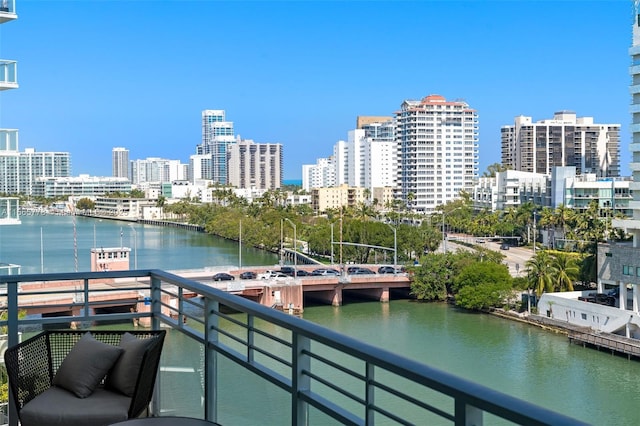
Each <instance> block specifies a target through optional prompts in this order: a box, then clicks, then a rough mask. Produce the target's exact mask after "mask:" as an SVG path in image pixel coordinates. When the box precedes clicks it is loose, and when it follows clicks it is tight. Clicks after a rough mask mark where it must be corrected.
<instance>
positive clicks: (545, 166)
mask: <svg viewBox="0 0 640 426" xmlns="http://www.w3.org/2000/svg"><path fill="white" fill-rule="evenodd" d="M501 139H502V164H503V165H504V166H507V167H510V168H511V169H513V170H520V171H523V172H532V173H542V174H546V175H551V170H552V169H553V168H554V167H575V168H576V172H577V173H578V174H587V173H591V174H595V175H596V176H598V177H617V176H619V175H620V155H619V152H620V125H619V124H597V123H594V122H593V117H577V116H576V113H575V112H572V111H560V112H556V113H555V114H554V116H553V118H552V119H550V120H541V121H538V122H535V123H534V122H532V120H531V117H525V116H519V117H516V118H515V121H514V125H513V126H503V127H502V129H501Z"/></svg>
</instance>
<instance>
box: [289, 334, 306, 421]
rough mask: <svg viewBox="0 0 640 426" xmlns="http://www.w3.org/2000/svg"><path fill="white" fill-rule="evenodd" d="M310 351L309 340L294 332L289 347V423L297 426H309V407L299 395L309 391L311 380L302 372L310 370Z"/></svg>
mask: <svg viewBox="0 0 640 426" xmlns="http://www.w3.org/2000/svg"><path fill="white" fill-rule="evenodd" d="M310 349H311V342H310V340H309V338H308V337H305V336H302V335H300V334H299V333H296V332H294V334H293V337H292V346H291V351H292V353H291V360H292V375H291V376H292V381H291V422H292V424H295V425H299V426H303V425H308V424H309V407H308V406H307V403H306V402H304V401H303V400H302V398H300V393H302V392H309V391H310V390H311V380H310V378H309V376H308V375H306V374H304V371H309V369H310V368H311V358H310V357H309V355H308V353H309V351H310Z"/></svg>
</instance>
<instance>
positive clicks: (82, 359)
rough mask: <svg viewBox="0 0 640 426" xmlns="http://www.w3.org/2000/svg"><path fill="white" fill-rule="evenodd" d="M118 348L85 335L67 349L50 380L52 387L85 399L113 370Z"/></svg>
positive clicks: (119, 351) (120, 349) (118, 351)
mask: <svg viewBox="0 0 640 426" xmlns="http://www.w3.org/2000/svg"><path fill="white" fill-rule="evenodd" d="M121 353H122V348H119V347H117V346H113V345H109V344H108V343H103V342H100V341H98V340H96V339H95V338H94V337H93V336H92V335H91V333H88V332H87V333H85V334H84V335H83V336H82V338H80V340H78V342H77V343H76V344H75V345H74V346H73V348H71V351H70V352H69V353H68V354H67V356H66V357H65V359H64V360H63V361H62V364H61V365H60V368H59V369H58V371H57V372H56V375H55V377H54V378H53V384H54V385H56V386H59V387H61V388H64V389H66V390H68V391H69V392H73V393H74V394H75V395H76V396H77V397H78V398H86V397H88V396H89V395H91V393H92V392H93V391H94V390H95V389H96V387H97V386H98V384H100V382H101V381H102V379H103V378H104V376H105V375H106V374H107V371H109V369H110V368H111V367H112V366H113V364H114V363H115V362H116V360H117V359H118V357H119V356H120V354H121Z"/></svg>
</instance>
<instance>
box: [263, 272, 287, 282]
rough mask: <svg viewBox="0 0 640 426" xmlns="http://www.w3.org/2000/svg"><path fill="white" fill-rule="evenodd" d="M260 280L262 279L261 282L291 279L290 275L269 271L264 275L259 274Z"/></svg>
mask: <svg viewBox="0 0 640 426" xmlns="http://www.w3.org/2000/svg"><path fill="white" fill-rule="evenodd" d="M258 278H260V279H261V280H270V279H272V278H275V279H286V278H290V277H289V275H286V274H283V273H282V272H280V271H272V270H268V271H266V272H264V273H263V274H258Z"/></svg>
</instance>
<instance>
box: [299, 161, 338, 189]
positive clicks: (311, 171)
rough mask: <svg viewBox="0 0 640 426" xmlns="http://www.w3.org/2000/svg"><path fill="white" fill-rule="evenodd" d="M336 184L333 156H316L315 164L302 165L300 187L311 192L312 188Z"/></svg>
mask: <svg viewBox="0 0 640 426" xmlns="http://www.w3.org/2000/svg"><path fill="white" fill-rule="evenodd" d="M333 186H337V184H336V165H335V163H334V161H333V157H328V158H318V159H317V160H316V164H305V165H303V166H302V189H304V190H305V191H307V192H311V190H312V189H313V188H329V187H333Z"/></svg>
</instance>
